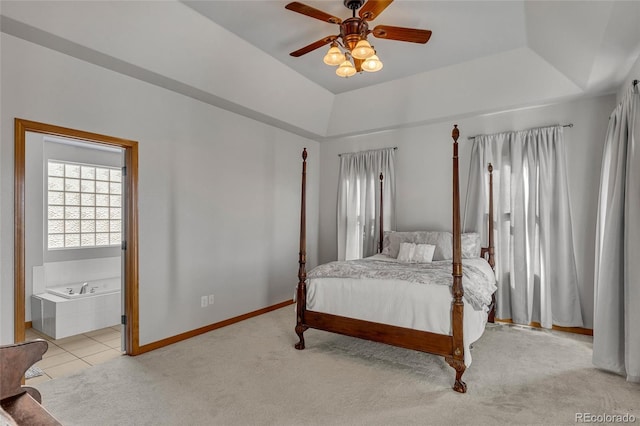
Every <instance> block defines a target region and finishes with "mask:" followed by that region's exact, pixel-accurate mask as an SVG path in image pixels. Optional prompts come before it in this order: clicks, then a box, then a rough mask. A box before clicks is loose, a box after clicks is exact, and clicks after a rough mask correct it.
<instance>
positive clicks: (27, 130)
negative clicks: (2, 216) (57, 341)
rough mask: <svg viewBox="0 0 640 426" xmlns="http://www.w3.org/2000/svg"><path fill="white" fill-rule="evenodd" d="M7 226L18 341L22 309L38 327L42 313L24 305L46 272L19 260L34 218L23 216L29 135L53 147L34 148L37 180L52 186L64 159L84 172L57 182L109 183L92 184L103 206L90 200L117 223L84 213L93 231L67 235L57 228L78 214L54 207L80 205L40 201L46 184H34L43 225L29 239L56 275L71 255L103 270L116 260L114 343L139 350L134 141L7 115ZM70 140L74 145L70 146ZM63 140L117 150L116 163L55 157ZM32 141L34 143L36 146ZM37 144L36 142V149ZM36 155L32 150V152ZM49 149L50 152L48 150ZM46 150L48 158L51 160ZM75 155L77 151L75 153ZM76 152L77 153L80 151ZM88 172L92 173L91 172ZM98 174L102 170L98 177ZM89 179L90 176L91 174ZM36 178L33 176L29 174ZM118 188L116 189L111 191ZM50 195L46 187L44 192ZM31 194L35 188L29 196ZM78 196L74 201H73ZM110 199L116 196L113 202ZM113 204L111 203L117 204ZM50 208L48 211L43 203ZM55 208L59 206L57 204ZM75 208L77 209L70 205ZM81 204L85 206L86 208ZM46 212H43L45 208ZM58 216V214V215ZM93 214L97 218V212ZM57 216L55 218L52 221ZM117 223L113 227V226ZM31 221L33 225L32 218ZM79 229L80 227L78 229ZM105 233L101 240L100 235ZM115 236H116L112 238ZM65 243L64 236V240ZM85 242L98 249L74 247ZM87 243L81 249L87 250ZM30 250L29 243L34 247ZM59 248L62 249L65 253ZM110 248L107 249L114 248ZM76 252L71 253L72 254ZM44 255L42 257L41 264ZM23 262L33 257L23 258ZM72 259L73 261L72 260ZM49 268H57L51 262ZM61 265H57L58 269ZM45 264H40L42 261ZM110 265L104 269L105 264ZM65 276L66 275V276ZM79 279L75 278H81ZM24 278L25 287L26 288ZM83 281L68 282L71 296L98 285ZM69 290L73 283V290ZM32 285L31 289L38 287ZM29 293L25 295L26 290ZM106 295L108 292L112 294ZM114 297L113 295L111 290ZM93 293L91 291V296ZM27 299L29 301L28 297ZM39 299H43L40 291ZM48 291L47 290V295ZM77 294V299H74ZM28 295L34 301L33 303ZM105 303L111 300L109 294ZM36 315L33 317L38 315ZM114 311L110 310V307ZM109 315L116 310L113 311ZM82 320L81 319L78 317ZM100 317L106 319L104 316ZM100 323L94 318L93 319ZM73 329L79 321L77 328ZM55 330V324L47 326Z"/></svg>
mask: <svg viewBox="0 0 640 426" xmlns="http://www.w3.org/2000/svg"><path fill="white" fill-rule="evenodd" d="M14 130H15V171H14V176H15V231H14V245H15V250H14V253H15V254H14V262H15V267H14V275H15V276H14V280H15V281H14V341H15V342H21V341H24V340H25V334H26V333H25V331H26V323H25V321H26V315H27V314H29V316H30V318H32V320H34V321H35V320H39V321H40V324H39V325H40V327H42V326H43V318H42V316H41V315H40V314H38V313H36V314H35V315H34V312H31V308H33V309H35V310H39V309H40V305H37V303H38V298H37V297H32V294H33V293H34V291H33V290H34V285H35V286H36V287H37V288H38V289H42V288H43V286H45V284H43V281H44V280H45V278H43V277H44V276H45V275H46V274H45V272H43V270H40V269H38V267H33V265H31V264H27V263H28V262H27V259H28V258H30V255H29V252H30V251H32V250H29V244H30V243H29V239H30V238H32V237H31V236H29V237H28V236H27V231H28V229H27V224H28V223H37V219H36V220H35V221H34V220H30V219H29V217H30V216H29V215H30V212H29V211H28V210H27V209H28V208H29V204H28V203H29V201H28V200H29V198H28V197H27V195H28V192H27V182H29V179H33V177H30V174H31V172H30V171H29V168H28V167H27V165H28V161H31V160H30V159H29V157H30V154H29V153H30V151H31V148H30V147H29V144H30V143H33V142H29V140H32V141H33V140H40V141H45V140H46V141H48V142H51V143H52V144H51V146H53V147H54V148H51V149H49V148H47V149H44V148H42V151H43V153H44V151H47V150H49V151H51V150H52V151H53V152H56V153H57V154H54V155H50V154H46V155H43V154H39V158H40V159H41V160H40V164H39V165H38V166H36V168H38V167H39V168H40V170H36V174H37V173H40V176H43V177H44V179H43V178H41V179H43V180H41V182H42V184H41V186H44V184H43V182H45V181H47V180H46V179H49V181H51V182H52V183H51V184H52V185H54V186H55V184H56V181H57V180H59V179H56V177H57V176H56V174H59V173H60V172H59V171H56V168H60V167H62V168H63V169H64V168H65V167H66V168H68V169H69V172H70V173H75V172H76V171H77V172H79V173H82V171H84V172H86V176H85V179H78V180H77V181H76V180H74V179H66V178H65V179H63V180H62V181H61V182H64V181H65V180H66V181H68V183H69V184H75V183H78V184H80V183H81V182H82V180H84V182H82V183H84V184H86V185H100V186H104V185H106V186H107V187H109V186H111V187H113V192H112V193H104V192H103V191H102V190H100V192H101V193H102V194H103V195H100V198H103V199H104V198H105V196H106V197H107V198H109V197H111V198H110V199H111V200H112V202H113V203H114V204H113V205H107V206H104V205H103V204H104V203H100V202H99V204H102V205H101V206H98V207H95V209H94V212H98V213H104V212H103V211H107V210H105V209H111V210H109V211H110V212H111V214H112V215H114V217H116V216H117V215H120V217H121V219H122V220H121V221H120V225H119V223H118V221H116V220H113V221H110V222H109V221H106V222H105V221H98V220H95V221H94V222H93V223H91V221H90V220H86V221H85V223H84V224H85V225H87V230H89V231H90V230H91V229H94V232H93V234H92V233H91V232H85V233H84V234H81V233H80V232H77V233H75V232H71V233H70V234H71V235H69V236H67V235H66V234H65V231H64V229H66V228H65V227H67V228H69V227H73V226H76V225H79V224H80V223H81V221H78V222H77V223H76V222H75V221H74V220H70V221H68V222H65V221H62V222H59V220H58V218H57V215H60V214H63V215H64V214H66V213H63V212H64V211H66V210H68V211H69V213H70V214H71V215H72V216H70V218H71V219H75V217H74V216H73V214H75V213H78V212H79V211H80V209H76V208H75V207H74V203H75V202H76V201H69V202H70V204H69V205H67V204H65V202H64V201H61V202H57V201H53V202H51V203H49V202H48V195H45V194H44V192H45V191H48V188H47V187H45V188H44V189H41V193H40V195H39V197H40V199H41V200H46V201H44V202H42V203H40V205H41V206H42V207H43V208H41V209H39V210H40V212H36V215H40V216H41V219H40V222H41V224H42V228H43V229H44V230H46V231H41V232H40V236H36V239H38V240H39V242H38V241H37V242H36V245H38V244H39V245H40V247H42V248H44V252H45V256H44V257H49V259H44V260H45V262H44V266H47V265H48V266H49V267H50V268H51V269H52V270H53V271H54V274H51V275H55V276H57V277H59V276H60V275H61V274H60V271H61V270H65V271H68V270H69V268H68V266H69V265H70V264H69V263H68V262H72V263H73V262H75V264H78V265H81V267H80V268H81V269H82V268H84V269H85V270H92V271H96V269H97V270H100V269H104V270H105V271H107V272H104V274H107V275H109V274H112V275H113V269H114V268H116V269H119V268H121V274H119V275H120V276H121V282H122V285H121V289H122V290H123V291H122V293H121V294H122V299H121V302H120V303H118V305H119V306H120V313H122V314H123V315H122V321H121V322H122V324H123V326H122V333H121V335H122V349H123V350H124V352H125V353H126V354H129V355H136V354H137V353H139V343H138V338H139V336H138V222H137V181H138V144H137V142H135V141H131V140H126V139H120V138H115V137H112V136H105V135H99V134H94V133H89V132H84V131H79V130H73V129H68V128H63V127H59V126H53V125H49V124H44V123H37V122H33V121H28V120H22V119H18V118H16V119H15V129H14ZM74 145H75V146H74ZM69 147H72V148H73V149H75V150H76V151H85V152H89V153H91V152H97V151H100V152H103V153H106V155H111V156H112V157H114V158H118V159H119V160H118V161H120V163H121V164H123V165H124V166H123V167H120V166H117V167H109V166H113V164H111V165H109V164H107V165H104V164H103V165H95V164H91V163H92V162H91V161H73V159H71V160H72V161H66V160H65V161H60V158H62V157H64V156H61V154H59V153H60V152H64V150H65V149H66V150H67V151H68V152H69ZM38 149H39V148H38ZM36 150H37V149H36ZM36 156H37V155H36ZM56 157H57V158H56ZM52 158H54V160H51V159H52ZM76 160H78V159H76ZM80 160H82V159H80ZM96 173H97V174H100V175H102V176H103V177H99V178H95V174H96ZM91 176H94V178H93V179H91ZM104 176H107V177H106V178H105V177H104ZM92 180H93V181H92ZM36 181H37V178H36ZM73 191H74V188H72V189H71V192H73ZM118 191H121V194H118V193H117V192H118ZM77 192H78V194H76V195H77V196H78V197H80V196H81V195H82V194H80V191H77ZM90 192H91V191H88V194H86V195H87V197H88V198H89V197H92V195H91V194H90ZM93 192H94V193H95V195H94V196H93V197H94V198H96V197H97V196H98V193H99V192H98V190H94V191H93ZM49 195H50V194H49ZM54 195H56V196H60V195H61V196H62V197H64V196H65V194H64V193H62V191H61V192H60V193H55V194H54ZM70 195H71V196H75V195H74V194H70ZM35 197H36V198H35V199H37V198H38V194H36V196H35ZM78 204H81V203H78ZM117 204H120V205H119V206H118V205H117ZM118 208H119V210H118ZM49 210H51V211H49ZM58 210H59V211H58ZM75 210H78V212H75ZM87 211H88V210H87ZM45 212H46V214H45ZM50 214H51V215H53V217H52V219H53V220H52V221H51V222H49V219H50V218H48V217H46V216H48V215H50ZM63 219H64V218H63ZM98 219H100V218H98ZM58 222H59V223H58ZM109 224H110V226H107V228H104V229H97V227H102V226H103V225H109ZM57 225H59V226H62V229H63V231H60V232H59V234H58V235H56V232H55V231H54V232H49V230H48V227H49V226H51V227H54V226H57ZM118 226H120V228H118ZM32 227H33V226H32ZM83 232H84V231H83ZM105 238H106V241H105ZM117 240H120V242H119V243H118V241H117ZM65 244H67V245H66V246H65ZM83 245H86V246H91V245H93V248H91V250H93V251H94V253H95V252H98V253H102V254H101V255H99V256H95V255H91V256H84V257H85V259H82V258H83V255H78V253H80V251H81V250H82V246H83ZM56 248H58V249H60V248H62V249H65V248H66V249H68V250H59V251H56V250H55V249H56ZM74 249H78V250H75V251H76V254H74V255H73V256H72V260H69V259H68V258H65V256H67V257H68V256H69V254H68V253H69V252H73V251H74ZM91 250H89V251H91ZM36 251H37V250H36ZM65 251H66V252H67V254H65ZM114 255H115V256H114ZM78 259H79V260H78ZM46 260H50V262H49V263H48V264H47V262H46ZM30 263H33V262H31V261H30ZM75 264H74V265H75ZM56 268H58V269H57V270H56ZM61 268H62V269H61ZM45 270H46V269H45ZM108 271H111V272H108ZM71 281H74V280H73V279H72V280H71ZM82 281H84V280H81V283H80V284H81V285H82V284H83V283H82ZM27 284H28V289H27ZM62 287H64V290H66V286H65V285H63V286H62ZM85 287H86V288H84V289H82V288H81V287H80V288H78V289H72V290H69V291H71V292H72V293H74V292H75V296H78V297H82V296H84V295H85V294H87V292H89V294H91V293H90V292H91V291H92V290H93V291H99V289H98V285H95V286H94V285H93V284H91V288H89V285H87V286H85ZM76 290H77V291H76ZM38 291H39V290H38ZM27 295H29V298H27V297H26V296H27ZM112 297H113V296H112ZM116 297H117V296H116ZM91 298H92V299H95V298H96V297H95V296H92V297H91ZM31 299H33V301H32V300H31ZM44 299H47V297H45V298H44ZM53 299H55V298H53ZM78 300H79V299H78ZM34 301H35V303H36V305H33V302H34ZM109 303H111V304H113V303H112V302H109ZM39 315H40V317H39V318H38V316H39ZM110 315H111V317H110V319H108V320H105V321H107V322H113V318H114V317H113V315H114V313H111V314H110ZM115 315H117V312H116V313H115ZM116 320H117V318H116ZM79 321H82V320H79ZM91 321H98V322H100V321H101V320H96V319H91ZM105 324H106V323H105ZM99 325H100V324H98V326H99ZM47 326H48V327H49V329H51V324H50V322H49V324H47ZM78 330H80V328H78ZM59 333H62V334H64V333H67V331H59ZM54 334H55V332H54Z"/></svg>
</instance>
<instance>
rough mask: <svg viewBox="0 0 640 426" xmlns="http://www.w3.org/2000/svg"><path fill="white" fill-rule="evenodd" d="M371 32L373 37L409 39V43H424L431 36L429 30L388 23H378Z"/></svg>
mask: <svg viewBox="0 0 640 426" xmlns="http://www.w3.org/2000/svg"><path fill="white" fill-rule="evenodd" d="M371 33H372V34H373V36H374V37H378V38H386V39H389V40H399V41H409V42H411V43H422V44H424V43H426V42H428V41H429V39H430V38H431V31H429V30H419V29H416V28H403V27H391V26H389V25H378V26H377V27H375V28H374V29H373V30H372V31H371Z"/></svg>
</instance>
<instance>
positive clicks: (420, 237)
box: [383, 231, 453, 261]
mask: <svg viewBox="0 0 640 426" xmlns="http://www.w3.org/2000/svg"><path fill="white" fill-rule="evenodd" d="M388 236H389V252H388V253H385V254H388V255H389V256H391V257H395V258H397V257H398V253H399V252H400V244H402V243H414V244H431V245H434V246H436V250H435V252H434V253H433V260H434V261H435V260H446V259H451V258H452V257H453V246H452V244H451V241H452V237H453V235H452V234H451V232H447V231H410V232H390V233H389V235H388ZM383 253H384V240H383Z"/></svg>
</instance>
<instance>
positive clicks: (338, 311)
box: [307, 254, 496, 366]
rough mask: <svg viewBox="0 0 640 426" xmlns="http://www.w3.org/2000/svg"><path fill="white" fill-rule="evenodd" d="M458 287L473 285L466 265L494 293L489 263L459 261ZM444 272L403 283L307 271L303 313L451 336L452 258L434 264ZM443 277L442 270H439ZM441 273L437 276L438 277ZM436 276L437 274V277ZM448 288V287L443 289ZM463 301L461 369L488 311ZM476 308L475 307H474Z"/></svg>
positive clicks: (468, 356)
mask: <svg viewBox="0 0 640 426" xmlns="http://www.w3.org/2000/svg"><path fill="white" fill-rule="evenodd" d="M368 259H372V260H376V261H380V260H383V261H387V262H393V263H397V261H396V259H394V258H391V257H389V256H386V255H382V254H378V255H375V256H372V257H370V258H368ZM462 264H463V278H462V283H463V287H464V288H465V289H467V288H471V287H473V286H475V285H476V284H477V283H470V279H469V277H468V274H467V273H465V266H471V267H472V268H467V269H473V270H474V271H477V270H479V271H481V273H482V274H483V275H485V276H486V277H485V278H486V279H481V280H480V281H483V282H484V284H483V286H484V287H485V289H484V290H482V291H480V293H487V292H488V294H491V293H493V291H495V288H496V286H495V276H494V273H493V271H492V270H491V267H490V266H489V264H488V263H487V262H486V261H485V260H484V259H482V258H472V259H463V260H462ZM433 266H437V267H441V268H443V270H445V271H446V272H448V274H447V275H448V280H446V281H445V282H444V283H443V282H442V280H440V281H438V282H437V283H433V282H432V283H429V282H427V283H423V282H415V280H414V281H407V280H404V279H397V278H388V277H384V278H383V279H378V278H365V279H361V278H345V277H332V278H326V277H325V278H318V277H315V275H316V274H317V271H315V268H314V270H312V271H310V272H309V274H308V285H307V309H309V310H312V311H317V312H324V313H328V314H333V315H340V316H344V317H348V318H355V319H361V320H365V321H372V322H377V323H383V324H389V325H395V326H398V327H405V328H411V329H415V330H423V331H429V332H432V333H438V334H447V335H451V299H452V296H451V281H452V279H453V278H452V277H451V260H448V261H440V262H434V263H433ZM441 273H442V272H441ZM441 273H440V274H441ZM436 275H437V274H436ZM447 284H448V285H447ZM463 302H464V322H463V332H464V346H465V347H464V353H465V365H467V366H469V365H471V352H470V350H469V346H470V345H471V343H473V342H475V341H476V340H478V339H479V338H480V336H482V333H483V332H484V328H485V325H486V322H487V307H486V306H483V307H481V308H480V309H474V307H473V306H472V305H471V304H470V303H469V301H468V300H467V298H466V297H465V299H464V300H463ZM476 304H477V303H476Z"/></svg>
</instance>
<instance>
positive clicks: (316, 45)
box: [289, 36, 338, 58]
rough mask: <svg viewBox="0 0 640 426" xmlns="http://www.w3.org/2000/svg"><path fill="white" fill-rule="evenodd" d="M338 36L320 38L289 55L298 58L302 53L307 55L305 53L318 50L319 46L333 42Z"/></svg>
mask: <svg viewBox="0 0 640 426" xmlns="http://www.w3.org/2000/svg"><path fill="white" fill-rule="evenodd" d="M337 38H338V36H328V37H325V38H323V39H320V40H318V41H316V42H313V43H311V44H309V45H307V46H305V47H303V48H302V49H298V50H296V51H295V52H291V53H289V55H291V56H294V57H296V58H297V57H299V56H302V55H305V54H307V53H309V52H312V51H314V50H316V49H317V48H319V47H322V46H324V45H325V44H329V43H331V42H332V41H334V40H335V39H337Z"/></svg>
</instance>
